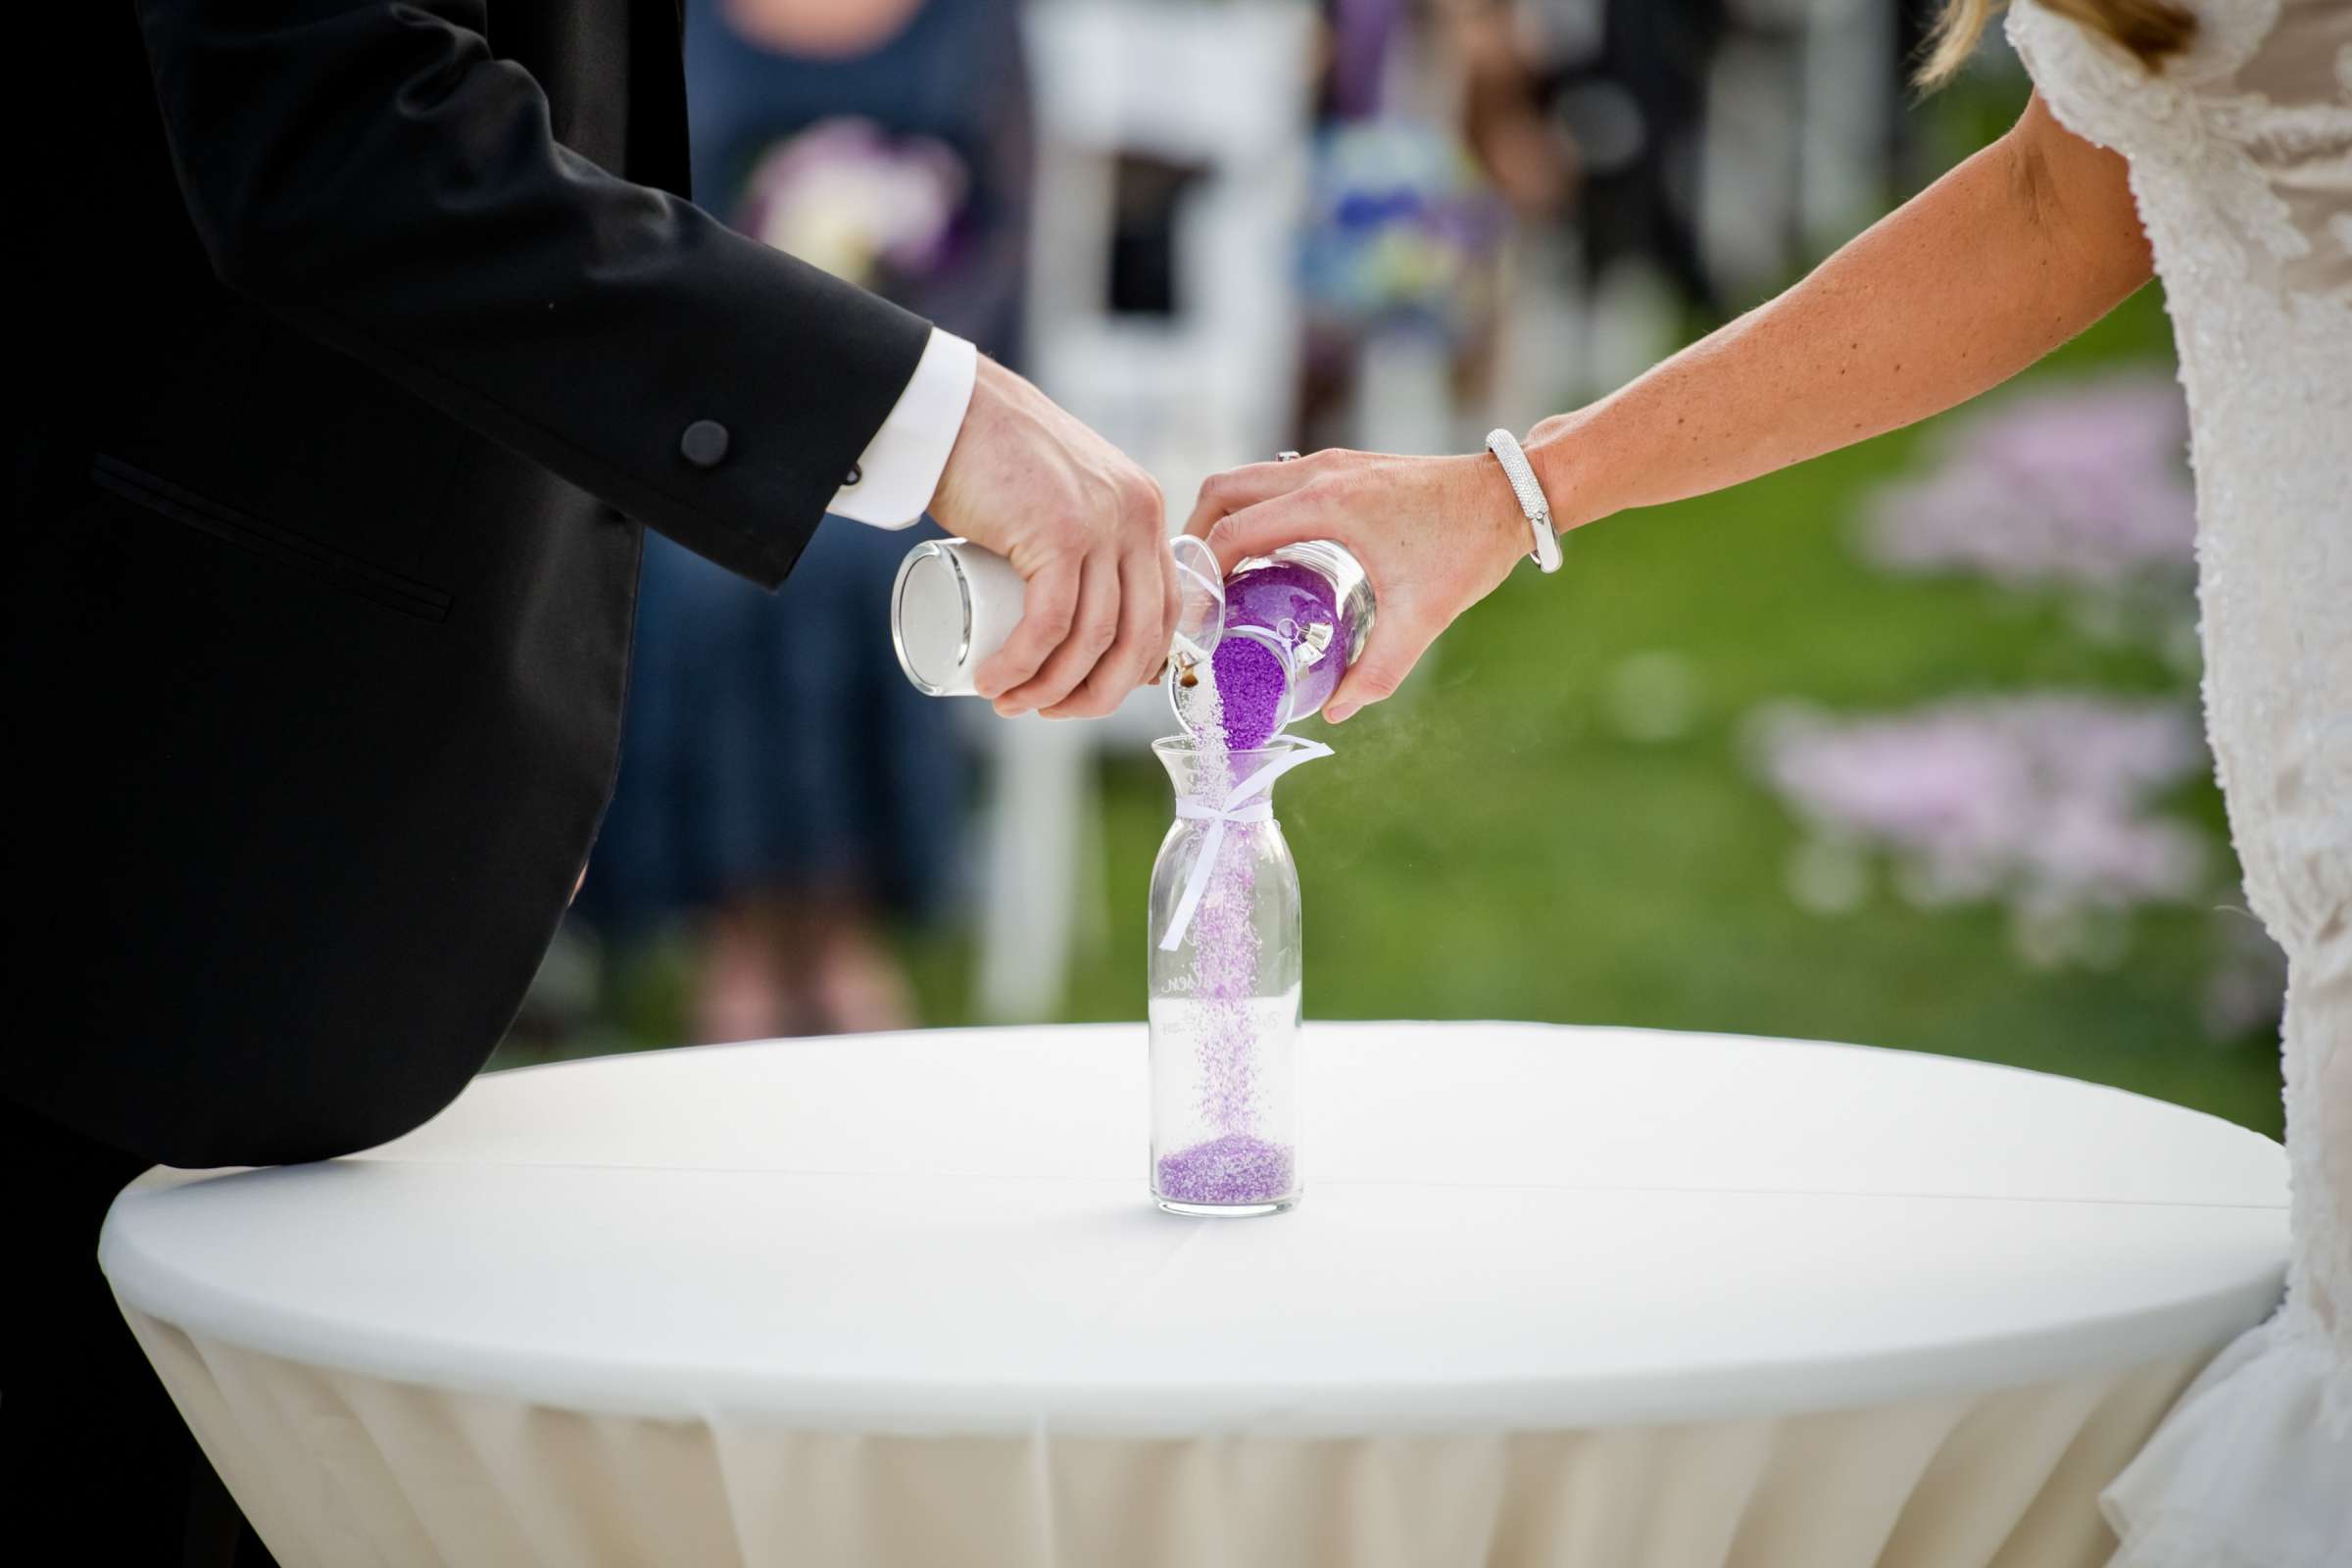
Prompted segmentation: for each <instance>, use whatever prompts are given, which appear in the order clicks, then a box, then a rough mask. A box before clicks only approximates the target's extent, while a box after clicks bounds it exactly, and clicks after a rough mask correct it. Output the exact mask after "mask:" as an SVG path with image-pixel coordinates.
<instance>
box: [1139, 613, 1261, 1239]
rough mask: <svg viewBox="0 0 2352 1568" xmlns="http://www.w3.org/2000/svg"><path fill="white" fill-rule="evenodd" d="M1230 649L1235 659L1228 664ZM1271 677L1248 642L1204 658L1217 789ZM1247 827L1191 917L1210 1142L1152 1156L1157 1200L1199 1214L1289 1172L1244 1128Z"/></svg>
mask: <svg viewBox="0 0 2352 1568" xmlns="http://www.w3.org/2000/svg"><path fill="white" fill-rule="evenodd" d="M1229 650H1232V651H1234V652H1235V653H1237V654H1240V655H1242V657H1240V658H1238V659H1237V658H1233V657H1229V653H1228V651H1229ZM1250 655H1254V656H1255V657H1254V658H1250V657H1248V656H1250ZM1282 678H1283V677H1282V666H1281V663H1280V662H1279V661H1278V660H1276V659H1275V658H1274V656H1273V655H1272V653H1271V652H1269V651H1268V650H1267V649H1265V648H1264V647H1262V646H1259V645H1255V644H1252V643H1250V642H1249V641H1248V640H1247V639H1232V640H1228V641H1226V642H1224V643H1222V644H1220V645H1219V647H1218V648H1217V651H1216V653H1214V654H1213V655H1211V656H1210V683H1209V689H1208V690H1207V692H1205V693H1204V694H1203V696H1202V700H1201V704H1200V707H1199V708H1198V709H1197V710H1196V717H1197V719H1198V721H1199V724H1198V728H1197V730H1196V732H1195V739H1196V741H1197V743H1198V745H1199V747H1200V750H1201V762H1202V771H1203V776H1204V777H1207V778H1212V779H1219V780H1221V781H1222V785H1223V787H1224V788H1227V789H1230V788H1232V787H1233V786H1234V785H1236V784H1238V783H1240V782H1241V779H1240V778H1239V777H1237V776H1236V773H1237V770H1239V769H1240V768H1241V767H1242V766H1243V765H1244V764H1242V763H1241V762H1239V761H1238V760H1236V759H1235V758H1234V754H1235V753H1237V752H1245V751H1249V750H1250V749H1251V748H1253V747H1255V746H1258V745H1262V744H1263V743H1264V742H1265V741H1266V739H1267V738H1269V737H1270V736H1271V735H1272V733H1273V730H1274V720H1275V719H1276V718H1277V717H1279V716H1280V712H1279V710H1280V706H1281V702H1282ZM1228 694H1233V695H1228ZM1237 698H1238V706H1239V707H1240V708H1241V709H1242V713H1241V716H1240V718H1239V722H1238V725H1237V722H1236V719H1235V710H1236V706H1237ZM1243 737H1253V738H1251V739H1248V740H1245V739H1244V738H1243ZM1251 831H1252V829H1251V828H1250V825H1248V824H1240V823H1237V824H1235V825H1234V826H1233V827H1232V828H1231V829H1230V830H1229V831H1228V832H1227V834H1226V836H1225V840H1224V846H1223V849H1222V852H1221V853H1220V854H1219V856H1218V858H1217V862H1216V864H1215V865H1214V866H1213V867H1211V869H1210V873H1209V885H1208V892H1207V895H1206V896H1205V897H1204V898H1203V899H1202V900H1201V906H1200V908H1199V909H1198V910H1197V911H1196V912H1195V914H1194V917H1193V926H1192V955H1191V963H1190V969H1191V976H1190V978H1191V985H1190V987H1189V988H1188V989H1189V991H1190V994H1191V996H1192V998H1193V999H1194V1001H1195V1002H1196V1004H1198V1007H1199V1011H1198V1014H1197V1017H1198V1019H1199V1022H1198V1030H1199V1033H1198V1036H1197V1038H1196V1039H1195V1040H1194V1042H1193V1050H1194V1062H1193V1068H1194V1073H1195V1091H1196V1093H1197V1095H1198V1097H1199V1100H1198V1104H1199V1109H1200V1113H1201V1119H1202V1120H1203V1121H1205V1122H1206V1123H1207V1124H1208V1125H1209V1126H1211V1127H1214V1128H1216V1129H1217V1130H1218V1135H1217V1136H1215V1137H1213V1138H1209V1139H1206V1140H1203V1141H1202V1142H1200V1143H1197V1144H1193V1145H1191V1146H1189V1147H1187V1148H1184V1149H1180V1150H1177V1151H1175V1152H1171V1153H1167V1154H1163V1155H1161V1156H1160V1157H1159V1160H1158V1163H1157V1167H1156V1169H1155V1170H1154V1172H1153V1175H1154V1177H1155V1183H1154V1185H1155V1188H1156V1191H1157V1193H1158V1196H1159V1197H1160V1199H1161V1200H1163V1201H1168V1202H1176V1203H1196V1204H1200V1205H1201V1206H1203V1207H1241V1206H1249V1205H1254V1204H1260V1203H1271V1202H1277V1201H1282V1200H1284V1199H1286V1198H1288V1197H1289V1196H1290V1194H1291V1189H1292V1184H1293V1181H1294V1180H1295V1176H1296V1168H1297V1167H1296V1157H1295V1156H1294V1154H1293V1153H1292V1152H1291V1149H1290V1148H1289V1146H1287V1145H1284V1144H1278V1143H1272V1142H1269V1141H1267V1140H1265V1139H1262V1138H1259V1137H1257V1136H1255V1135H1254V1134H1253V1133H1252V1132H1251V1131H1250V1128H1251V1127H1252V1126H1253V1125H1255V1123H1256V1122H1257V1119H1258V1109H1259V1093H1260V1085H1259V1083H1258V1055H1259V1045H1258V1038H1257V1020H1256V1018H1255V1016H1254V1013H1253V1009H1252V1007H1251V1005H1250V1004H1251V1002H1252V1001H1253V1000H1254V999H1255V997H1256V995H1257V992H1258V964H1259V960H1260V958H1261V956H1262V953H1263V948H1262V945H1261V943H1260V941H1259V938H1258V932H1257V927H1256V924H1255V922H1254V921H1253V920H1252V919H1251V917H1250V904H1251V891H1252V888H1253V885H1254V883H1255V881H1256V875H1257V872H1256V866H1255V863H1254V859H1253V857H1252V852H1251V847H1250V834H1251Z"/></svg>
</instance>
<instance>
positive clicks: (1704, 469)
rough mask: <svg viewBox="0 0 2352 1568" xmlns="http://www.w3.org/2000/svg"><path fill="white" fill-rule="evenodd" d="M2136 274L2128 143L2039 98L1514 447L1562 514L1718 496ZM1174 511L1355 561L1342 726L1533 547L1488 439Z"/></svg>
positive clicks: (1299, 467) (1336, 455) (1223, 479)
mask: <svg viewBox="0 0 2352 1568" xmlns="http://www.w3.org/2000/svg"><path fill="white" fill-rule="evenodd" d="M2149 270H2150V262H2149V253H2148V246H2147V240H2146V238H2145V236H2144V235H2143V234H2142V233H2141V230H2140V226H2139V220H2138V217H2137V215H2136V214H2135V213H2134V211H2133V209H2132V203H2131V188H2130V185H2129V183H2128V182H2127V179H2126V174H2125V167H2124V162H2123V160H2122V159H2121V158H2119V157H2117V156H2115V155H2114V154H2112V153H2109V152H2106V151H2104V150H2102V149H2100V148H2097V147H2093V146H2092V145H2090V144H2089V143H2088V142H2085V141H2083V140H2082V139H2081V138H2079V137H2077V136H2075V135H2074V134H2072V133H2071V132H2069V131H2067V130H2066V129H2065V128H2064V127H2062V126H2061V125H2059V124H2058V123H2057V122H2056V121H2055V120H2053V119H2052V118H2051V116H2050V113H2049V111H2048V109H2047V108H2045V107H2044V106H2043V104H2042V102H2041V100H2040V99H2039V97H2038V96H2037V97H2035V98H2034V100H2033V101H2032V102H2030V103H2029V104H2028V105H2027V106H2026V112H2025V114H2024V115H2023V116H2022V117H2021V118H2020V119H2019V121H2018V123H2017V124H2016V125H2015V126H2014V127H2012V128H2011V130H2010V131H2009V133H2008V134H2007V135H2005V136H2003V137H2002V138H2001V139H2000V140H1999V141H1998V142H1995V143H1994V144H1993V145H1992V146H1990V147H1987V148H1985V150H1984V151H1983V152H1981V153H1979V154H1977V155H1976V156H1975V157H1973V158H1971V159H1969V160H1968V162H1966V163H1964V164H1962V165H1961V166H1960V167H1959V168H1958V169H1955V170H1954V171H1952V172H1951V173H1949V174H1947V175H1945V176H1944V177H1943V178H1942V179H1940V180H1938V181H1937V182H1936V184H1935V185H1933V186H1931V187H1930V188H1929V189H1927V190H1926V191H1923V192H1921V193H1920V195H1918V196H1917V197H1915V198H1913V199H1912V200H1911V201H1909V202H1907V203H1905V204H1904V205H1903V206H1902V207H1901V208H1899V209H1897V210H1896V211H1895V212H1893V213H1891V214H1889V215H1888V216H1887V218H1885V219H1883V220H1882V221H1879V222H1878V223H1877V224H1875V225H1873V226H1872V227H1871V228H1870V229H1869V230H1868V231H1867V232H1865V233H1863V234H1862V235H1860V236H1859V237H1858V238H1856V239H1855V240H1853V241H1852V242H1851V243H1850V244H1848V245H1846V246H1845V247H1844V248H1843V249H1842V250H1840V251H1838V254H1837V255H1835V256H1833V257H1831V258H1830V259H1829V260H1828V261H1826V262H1824V263H1823V264H1822V265H1821V266H1820V267H1819V268H1817V269H1815V270H1814V271H1813V272H1812V273H1811V274H1809V275H1808V276H1807V277H1806V278H1805V279H1804V280H1803V281H1801V282H1799V283H1797V284H1796V285H1795V286H1794V287H1792V288H1790V289H1789V291H1788V292H1787V293H1784V294H1782V295H1781V296H1780V297H1779V298H1777V299H1775V300H1773V301H1772V302H1771V303H1769V304H1767V305H1763V306H1760V307H1758V308H1757V309H1756V310H1754V311H1751V312H1749V313H1748V314H1747V315H1745V316H1743V317H1741V318H1740V319H1738V320H1736V321H1734V322H1732V323H1731V324H1730V325H1728V326H1725V327H1724V328H1722V329H1721V330H1720V331H1717V332H1715V333H1713V334H1712V335H1710V336H1708V337H1706V338H1704V339H1702V340H1701V341H1699V342H1697V343H1695V344H1693V345H1691V347H1690V348H1688V349H1685V350H1684V351H1683V352H1682V353H1680V354H1678V355H1676V356H1675V357H1674V358H1672V359H1670V360H1668V361H1666V362H1665V363H1664V364H1662V365H1659V366H1658V367H1656V368H1653V369H1651V370H1650V371H1649V372H1648V373H1646V374H1644V375H1642V377H1641V378H1640V379H1638V380H1636V381H1634V382H1632V383H1631V384H1629V385H1627V386H1626V387H1624V388H1622V389H1621V390H1619V391H1617V392H1615V393H1613V394H1611V395H1610V396H1608V397H1606V398H1603V399H1601V400H1600V401H1599V402H1598V403H1595V404H1593V405H1592V406H1591V407H1589V408H1586V409H1583V410H1580V411H1579V412H1577V413H1574V414H1567V415H1560V416H1557V417H1553V418H1549V419H1546V420H1544V422H1543V423H1542V424H1540V425H1538V426H1537V427H1536V428H1535V430H1534V432H1533V433H1532V435H1531V436H1530V438H1529V442H1528V447H1529V455H1530V457H1531V459H1532V461H1533V462H1534V464H1535V466H1536V471H1537V474H1538V476H1539V478H1540V479H1541V480H1542V481H1543V484H1544V493H1545V494H1546V495H1547V496H1548V497H1549V499H1550V502H1551V508H1552V515H1553V518H1554V520H1555V521H1556V522H1557V523H1558V524H1559V525H1560V526H1561V527H1563V528H1572V527H1577V526H1581V525H1582V524H1584V523H1587V522H1592V521H1594V520H1596V519H1598V518H1601V517H1605V516H1608V515H1610V514H1612V513H1615V512H1619V511H1622V510H1624V509H1626V508H1628V507H1641V506H1653V505H1656V504H1658V503H1660V502H1665V501H1674V500H1680V499H1682V498H1683V497H1686V496H1694V495H1701V494H1704V493H1706V492H1707V491H1710V490H1719V489H1722V488H1723V487H1724V486H1726V485H1732V484H1737V483H1739V482H1740V481H1741V480H1743V479H1750V478H1753V477H1755V476H1756V475H1758V474H1761V473H1767V472H1770V471H1771V470H1773V469H1775V468H1780V467H1785V466H1788V465H1789V464H1792V463H1800V462H1802V461H1804V460H1805V459H1807V458H1811V457H1817V456H1819V455H1820V454H1822V453H1824V452H1830V451H1834V450H1835V449H1837V448H1838V447H1841V446H1845V445H1848V444H1850V443H1852V442H1855V441H1860V440H1862V439H1864V438H1866V437H1869V436H1873V435H1877V434H1880V433H1881V432H1883V431H1887V430H1891V429H1894V428H1896V427H1897V426H1900V425H1905V424H1909V423H1912V422H1913V421H1915V420H1918V419H1923V418H1926V417H1928V416H1930V415H1932V414H1937V413H1940V412H1942V411H1943V410H1945V409H1948V408H1950V407H1952V406H1953V405H1954V404H1956V403H1960V402H1962V401H1964V400H1966V399H1968V398H1971V397H1974V396H1976V394H1978V393H1979V392H1982V391H1984V390H1985V389H1986V388H1987V387H1990V386H1994V385H1996V384H1998V383H1999V382H2001V381H2003V380H2006V379H2007V378H2008V377H2010V376H2011V375H2014V374H2015V373H2016V372H2017V371H2019V370H2021V369H2023V368H2025V367H2027V366H2028V365H2031V364H2032V363H2034V361H2035V360H2037V359H2039V358H2040V357H2041V356H2042V355H2044V354H2047V353H2048V352H2049V351H2050V350H2051V349H2053V348H2055V347H2057V346H2058V345H2059V344H2061V343H2063V342H2065V341H2066V340H2067V339H2068V338H2070V337H2072V336H2074V335H2075V334H2076V333H2077V332H2080V331H2081V330H2082V328H2084V327H2085V326H2088V325H2089V324H2090V323H2091V322H2093V321H2095V320H2097V319H2099V318H2100V317H2101V316H2104V315H2105V314H2106V313H2107V312H2108V311H2110V310H2112V309H2113V308H2114V307H2115V305H2116V304H2117V303H2118V302H2119V301H2121V300H2122V299H2123V298H2124V297H2125V296H2127V295H2129V294H2130V293H2131V291H2132V290H2133V289H2135V288H2137V287H2138V286H2139V285H2140V284H2141V283H2143V282H2145V281H2146V280H2147V277H2148V273H2149ZM1189 526H1190V531H1192V532H1194V533H1201V534H1206V535H1207V536H1208V538H1209V541H1210V543H1211V544H1212V545H1214V546H1215V548H1216V551H1217V554H1218V556H1219V558H1220V559H1221V560H1223V561H1224V562H1225V563H1226V564H1227V565H1228V566H1230V565H1231V564H1233V563H1234V562H1236V561H1238V560H1241V559H1242V558H1244V557H1247V556H1252V555H1259V554H1263V553H1264V552H1265V551H1268V550H1271V549H1274V548H1276V547H1277V546H1280V545H1283V544H1288V543H1291V542H1293V541H1296V540H1300V539H1315V538H1323V539H1337V540H1339V541H1341V542H1342V543H1344V544H1346V545H1347V546H1348V548H1349V549H1351V550H1353V551H1354V552H1355V554H1356V555H1357V557H1358V558H1360V559H1361V560H1362V561H1363V562H1364V564H1365V566H1366V569H1367V570H1369V571H1370V572H1371V574H1372V580H1373V586H1374V589H1375V591H1376V592H1377V593H1378V594H1379V596H1380V606H1381V613H1380V618H1379V620H1378V621H1377V622H1376V624H1375V626H1374V630H1373V640H1372V643H1371V645H1370V646H1369V647H1368V648H1367V649H1366V650H1365V653H1364V657H1363V658H1362V659H1361V660H1360V661H1359V662H1357V664H1356V666H1355V667H1354V668H1353V669H1352V670H1350V671H1349V672H1348V679H1347V682H1346V684H1345V685H1343V686H1342V688H1341V689H1340V690H1339V691H1338V692H1337V693H1335V694H1334V695H1333V698H1332V701H1331V703H1330V705H1329V706H1328V707H1327V708H1326V710H1325V716H1326V717H1328V718H1330V719H1331V720H1332V721H1333V722H1335V723H1336V722H1338V721H1339V720H1341V719H1344V718H1346V717H1348V715H1349V714H1350V713H1352V712H1354V711H1356V710H1357V709H1359V708H1362V707H1363V706H1364V705H1365V704H1367V703H1373V702H1378V701H1379V700H1380V699H1382V698H1384V697H1386V696H1388V695H1389V694H1390V693H1392V692H1394V691H1395V690H1396V689H1397V685H1398V683H1399V682H1401V681H1402V680H1403V679H1404V676H1405V675H1406V673H1407V672H1408V671H1410V670H1411V669H1412V667H1413V664H1414V663H1415V662H1417V661H1418V660H1419V659H1420V657H1421V654H1422V653H1423V651H1424V650H1426V649H1427V648H1428V646H1429V644H1430V643H1431V642H1432V641H1434V640H1435V639H1436V637H1437V635H1438V634H1439V633H1440V632H1442V631H1444V630H1445V629H1446V626H1447V625H1448V624H1450V623H1451V622H1452V620H1453V617H1454V616H1455V615H1457V614H1459V613H1461V612H1462V611H1464V610H1466V609H1468V608H1469V607H1470V606H1471V605H1473V604H1475V603H1477V602H1478V601H1479V600H1480V599H1482V598H1484V597H1485V596H1486V595H1487V594H1488V593H1490V592H1492V591H1493V590H1494V588H1495V585H1496V584H1498V583H1500V582H1501V580H1502V579H1503V578H1504V577H1505V576H1506V575H1508V574H1509V572H1510V569H1511V567H1512V566H1513V565H1514V564H1516V563H1517V562H1518V561H1519V559H1520V558H1521V557H1523V556H1524V555H1526V553H1527V550H1528V539H1527V524H1526V522H1525V521H1524V519H1522V518H1521V516H1520V515H1519V511H1518V506H1517V503H1516V502H1515V501H1514V500H1513V498H1512V496H1511V493H1510V489H1509V487H1508V485H1507V484H1506V483H1505V482H1504V480H1503V476H1502V470H1501V467H1500V466H1499V465H1497V464H1496V463H1495V461H1494V460H1493V459H1492V458H1490V457H1488V456H1487V455H1486V454H1484V453H1480V454H1478V455H1476V456H1475V457H1446V458H1396V457H1385V456H1381V455H1377V454H1370V453H1354V452H1326V453H1317V454H1315V455H1314V456H1313V457H1310V458H1307V459H1303V460H1301V461H1299V462H1297V463H1289V464H1280V465H1277V464H1255V465H1252V466H1249V467H1244V468H1236V469H1234V470H1232V471H1231V472H1228V473H1223V474H1219V475H1217V476H1216V477H1214V478H1212V479H1211V480H1209V481H1208V483H1207V484H1206V485H1204V486H1202V488H1201V500H1200V504H1199V505H1198V506H1197V507H1196V508H1195V510H1194V513H1193V517H1192V521H1191V523H1190V525H1189Z"/></svg>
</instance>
